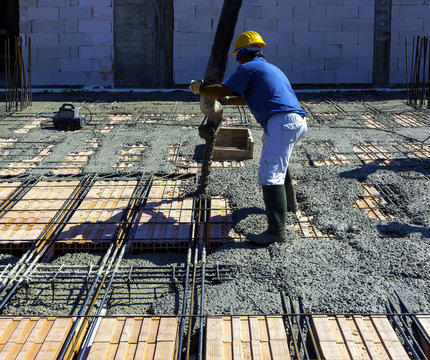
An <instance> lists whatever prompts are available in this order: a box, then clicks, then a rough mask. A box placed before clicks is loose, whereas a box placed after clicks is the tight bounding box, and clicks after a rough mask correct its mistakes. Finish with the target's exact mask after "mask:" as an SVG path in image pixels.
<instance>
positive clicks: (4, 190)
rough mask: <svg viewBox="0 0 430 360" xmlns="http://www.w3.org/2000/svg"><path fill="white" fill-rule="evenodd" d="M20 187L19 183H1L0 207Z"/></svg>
mask: <svg viewBox="0 0 430 360" xmlns="http://www.w3.org/2000/svg"><path fill="white" fill-rule="evenodd" d="M20 185H21V182H17V181H15V182H1V183H0V206H1V203H2V202H3V201H4V200H6V199H7V198H8V197H9V196H10V195H11V194H12V193H13V192H15V190H16V189H17V188H18V187H19V186H20Z"/></svg>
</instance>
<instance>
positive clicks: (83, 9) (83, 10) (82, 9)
mask: <svg viewBox="0 0 430 360" xmlns="http://www.w3.org/2000/svg"><path fill="white" fill-rule="evenodd" d="M60 19H65V20H90V19H91V6H79V7H78V6H69V7H62V8H60Z"/></svg>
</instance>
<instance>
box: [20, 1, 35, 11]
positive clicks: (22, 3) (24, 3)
mask: <svg viewBox="0 0 430 360" xmlns="http://www.w3.org/2000/svg"><path fill="white" fill-rule="evenodd" d="M29 6H37V0H19V7H20V9H21V8H26V7H29Z"/></svg>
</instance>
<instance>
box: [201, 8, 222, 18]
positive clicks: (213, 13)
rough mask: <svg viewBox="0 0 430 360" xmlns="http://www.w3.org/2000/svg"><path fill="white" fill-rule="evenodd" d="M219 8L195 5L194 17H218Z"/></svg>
mask: <svg viewBox="0 0 430 360" xmlns="http://www.w3.org/2000/svg"><path fill="white" fill-rule="evenodd" d="M220 14H221V8H219V7H213V6H196V8H195V19H200V20H202V19H215V18H217V19H219V16H220Z"/></svg>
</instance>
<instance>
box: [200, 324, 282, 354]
mask: <svg viewBox="0 0 430 360" xmlns="http://www.w3.org/2000/svg"><path fill="white" fill-rule="evenodd" d="M205 359H206V360H232V359H249V360H252V359H265V360H272V359H273V360H275V359H278V360H281V359H282V360H288V359H290V353H289V350H288V342H287V336H286V333H285V327H284V322H283V319H282V317H281V316H223V317H218V316H214V317H208V318H207V320H206V338H205Z"/></svg>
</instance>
